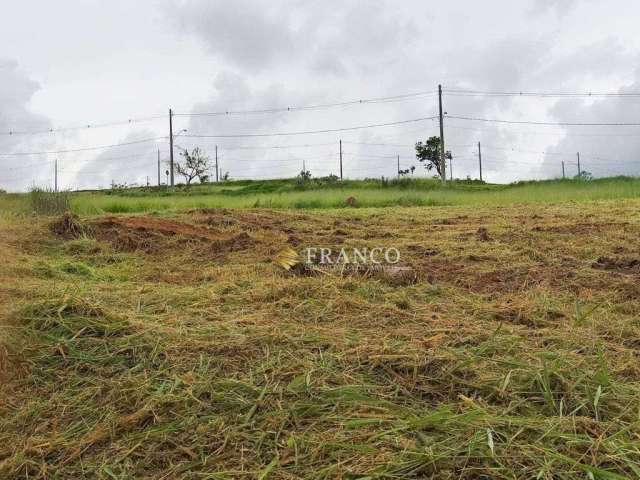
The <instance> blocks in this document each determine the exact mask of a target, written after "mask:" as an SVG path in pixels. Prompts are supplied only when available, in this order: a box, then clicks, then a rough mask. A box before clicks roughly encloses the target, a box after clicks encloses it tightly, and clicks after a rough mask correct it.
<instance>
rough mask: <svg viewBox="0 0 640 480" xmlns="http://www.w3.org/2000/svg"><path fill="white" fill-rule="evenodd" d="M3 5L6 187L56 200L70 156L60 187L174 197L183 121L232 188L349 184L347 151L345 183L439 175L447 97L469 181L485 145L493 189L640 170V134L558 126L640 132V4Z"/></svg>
mask: <svg viewBox="0 0 640 480" xmlns="http://www.w3.org/2000/svg"><path fill="white" fill-rule="evenodd" d="M3 11H4V14H3V15H2V16H1V17H0V189H4V190H7V191H24V190H27V189H29V188H30V187H31V186H33V185H38V186H43V187H52V186H53V184H54V171H55V164H56V162H57V165H58V186H59V188H64V189H83V188H99V187H105V188H106V187H109V186H110V185H111V184H112V183H116V184H128V185H131V184H138V185H143V184H146V183H147V182H149V183H150V184H153V185H155V184H157V182H158V166H157V159H158V155H159V156H160V159H161V169H160V171H161V174H160V180H161V182H165V181H166V176H165V172H166V170H167V168H168V166H167V161H168V157H169V141H168V135H169V133H168V127H169V119H168V111H169V108H171V109H173V111H174V112H175V113H176V115H175V116H174V119H173V120H174V135H177V136H176V138H175V144H176V149H175V158H176V161H179V160H180V155H179V154H180V152H181V151H183V149H185V148H186V149H192V148H195V147H199V148H200V149H201V150H203V151H204V152H205V154H207V155H208V156H209V157H210V158H211V159H213V158H214V156H215V147H216V145H217V146H218V152H219V155H218V161H219V165H220V170H221V171H222V172H228V173H229V176H230V178H235V179H245V178H275V177H292V176H295V175H296V174H297V173H299V172H300V170H301V169H302V168H303V165H304V167H306V168H307V169H308V170H310V171H311V173H312V175H313V176H324V175H329V174H339V141H340V140H342V141H343V168H344V175H345V177H348V178H365V177H380V176H385V177H394V176H395V175H396V173H397V164H398V156H399V158H400V166H401V169H405V168H409V167H411V166H416V170H415V173H414V175H415V176H431V175H432V174H433V173H432V172H428V171H427V170H426V169H425V168H424V167H423V166H422V165H421V164H420V163H419V162H417V161H416V159H415V152H414V145H415V143H416V142H417V141H424V140H426V139H427V138H429V137H430V136H433V135H438V134H439V129H438V121H437V119H432V118H431V117H433V116H435V115H437V113H438V105H437V100H438V98H437V95H436V91H437V88H438V85H439V84H442V86H443V89H444V97H443V102H444V110H445V111H446V118H445V122H444V123H445V141H446V145H447V149H448V150H451V151H452V154H453V160H452V166H453V175H454V177H456V178H467V177H470V178H477V177H478V175H479V166H478V155H477V149H478V147H477V144H478V142H481V144H482V158H483V174H484V180H486V181H490V182H497V183H498V182H499V183H504V182H512V181H518V180H527V179H544V178H557V177H561V176H562V163H563V162H564V164H565V169H566V175H575V174H576V173H577V168H578V167H577V164H576V163H577V152H580V158H581V166H582V169H583V170H586V171H589V172H591V173H592V174H593V175H594V176H607V175H619V174H628V175H638V174H640V155H638V153H639V152H640V127H638V126H631V125H616V126H603V125H600V126H595V125H581V126H579V125H564V126H561V125H546V123H551V124H558V123H565V124H566V123H569V124H576V123H582V124H584V123H591V124H593V123H599V124H603V123H604V124H611V123H616V124H620V123H623V124H624V123H634V122H640V96H634V95H629V94H634V93H639V92H640V70H639V68H638V67H639V66H640V34H638V33H637V25H636V19H637V18H638V15H639V14H640V4H638V5H636V4H635V3H633V2H629V1H628V0H611V1H609V2H600V1H596V0H522V1H518V2H512V1H506V0H500V1H499V0H485V1H484V2H475V1H473V2H472V1H461V0H450V1H448V2H444V3H443V2H435V1H431V0H404V1H403V2H398V1H392V0H366V1H365V0H360V1H356V0H340V1H338V0H305V1H302V0H269V1H266V0H264V1H263V0H234V1H233V2H231V1H221V0H138V1H136V2H131V1H125V0H111V1H109V2H105V1H104V0H65V1H64V2H50V1H44V0H22V1H21V2H13V3H11V4H8V5H6V6H5V7H4V9H3ZM460 91H470V92H494V93H495V92H525V93H537V94H550V93H551V94H561V95H553V96H548V95H544V96H541V95H535V96H528V95H510V96H503V95H479V94H475V93H474V94H461V93H460ZM575 93H578V94H581V95H579V96H568V95H566V94H575ZM588 93H596V94H597V93H607V94H610V93H616V94H619V95H616V96H598V95H591V96H589V95H588ZM620 94H624V95H620ZM371 99H374V100H375V101H368V100H371ZM376 99H377V100H376ZM359 100H365V101H363V102H360V101H359ZM336 104H339V105H336ZM309 106H313V107H315V108H299V107H309ZM265 110H266V111H265ZM226 112H229V113H226ZM455 117H466V118H474V119H477V118H481V119H488V120H507V121H515V122H523V121H524V122H531V123H524V124H521V123H517V124H514V123H496V122H486V121H478V120H469V119H461V118H455ZM390 123H391V124H394V125H388V124H390ZM380 125H384V126H380ZM355 127H358V128H355ZM359 127H367V128H359ZM326 130H342V131H332V132H326ZM318 131H323V132H325V133H304V132H318ZM302 133H304V134H302ZM274 134H286V135H274ZM158 152H159V153H158Z"/></svg>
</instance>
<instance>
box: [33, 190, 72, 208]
mask: <svg viewBox="0 0 640 480" xmlns="http://www.w3.org/2000/svg"><path fill="white" fill-rule="evenodd" d="M28 199H29V209H30V210H31V211H32V212H33V213H36V214H38V215H57V214H61V213H64V212H68V211H69V210H71V202H70V193H69V192H54V191H53V190H51V189H48V188H39V187H34V188H32V189H31V190H30V191H29V195H28Z"/></svg>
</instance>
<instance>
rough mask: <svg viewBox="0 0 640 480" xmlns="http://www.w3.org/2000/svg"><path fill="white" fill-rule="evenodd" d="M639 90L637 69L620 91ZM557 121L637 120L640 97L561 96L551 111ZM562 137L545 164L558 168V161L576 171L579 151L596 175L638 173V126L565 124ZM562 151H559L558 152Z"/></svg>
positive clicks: (586, 168)
mask: <svg viewBox="0 0 640 480" xmlns="http://www.w3.org/2000/svg"><path fill="white" fill-rule="evenodd" d="M638 91H640V71H639V72H638V74H637V75H636V80H635V82H633V83H632V84H629V85H628V86H626V87H624V88H622V89H620V93H630V92H638ZM551 113H552V115H553V117H554V118H555V119H557V121H559V122H570V123H573V122H581V123H637V122H638V118H640V101H639V100H638V99H637V98H625V97H613V98H611V97H610V98H603V99H598V100H595V101H593V100H564V101H561V102H559V103H558V104H556V105H555V106H554V108H553V109H552V111H551ZM566 133H567V136H566V137H564V138H562V139H561V140H560V141H559V142H558V143H557V144H556V145H555V146H554V147H553V148H552V149H550V152H552V153H555V154H556V155H548V156H547V157H546V158H545V168H547V169H548V170H551V171H555V172H557V173H556V175H558V176H559V174H560V172H561V170H560V162H561V161H562V160H564V161H565V162H566V163H567V165H568V166H567V169H568V170H567V172H568V174H570V175H573V174H575V173H577V166H576V165H575V163H576V161H577V158H576V155H575V153H574V152H580V153H581V160H582V162H581V163H582V165H581V166H582V168H583V170H587V171H589V172H591V173H593V174H594V175H595V176H605V175H613V174H617V175H622V174H625V175H640V134H639V132H638V127H591V126H590V127H578V126H576V127H568V128H566ZM558 154H562V155H558Z"/></svg>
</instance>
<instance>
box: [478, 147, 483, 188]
mask: <svg viewBox="0 0 640 480" xmlns="http://www.w3.org/2000/svg"><path fill="white" fill-rule="evenodd" d="M478 161H479V162H480V181H482V147H481V146H480V142H478Z"/></svg>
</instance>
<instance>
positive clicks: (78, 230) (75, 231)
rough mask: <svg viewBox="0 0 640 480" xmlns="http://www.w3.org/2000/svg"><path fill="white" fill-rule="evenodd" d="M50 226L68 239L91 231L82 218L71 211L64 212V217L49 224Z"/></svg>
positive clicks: (53, 230) (54, 231)
mask: <svg viewBox="0 0 640 480" xmlns="http://www.w3.org/2000/svg"><path fill="white" fill-rule="evenodd" d="M49 228H50V229H51V231H52V232H53V233H55V234H56V235H58V236H59V237H62V238H65V239H67V240H71V239H73V238H79V237H81V236H82V235H85V234H87V233H88V232H89V229H88V228H87V226H86V225H83V224H82V222H81V221H80V218H79V217H78V216H77V215H75V214H73V213H71V212H66V213H65V214H63V215H62V217H60V218H59V219H58V220H56V221H55V222H53V223H52V224H51V225H49Z"/></svg>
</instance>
